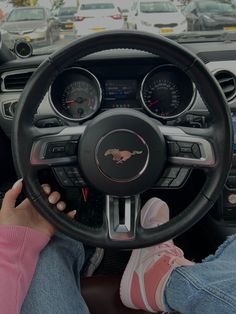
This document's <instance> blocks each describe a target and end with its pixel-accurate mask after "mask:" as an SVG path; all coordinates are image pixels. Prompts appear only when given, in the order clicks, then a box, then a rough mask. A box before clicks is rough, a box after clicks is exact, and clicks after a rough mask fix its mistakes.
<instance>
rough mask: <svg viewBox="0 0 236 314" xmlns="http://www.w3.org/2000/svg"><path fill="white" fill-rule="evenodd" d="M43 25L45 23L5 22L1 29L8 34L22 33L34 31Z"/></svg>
mask: <svg viewBox="0 0 236 314" xmlns="http://www.w3.org/2000/svg"><path fill="white" fill-rule="evenodd" d="M43 25H45V21H21V22H5V23H4V24H3V25H2V28H3V29H5V30H6V31H8V32H24V31H30V30H31V31H34V30H35V29H36V28H39V27H42V26H43Z"/></svg>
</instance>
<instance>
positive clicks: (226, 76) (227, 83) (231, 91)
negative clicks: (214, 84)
mask: <svg viewBox="0 0 236 314" xmlns="http://www.w3.org/2000/svg"><path fill="white" fill-rule="evenodd" d="M215 78H216V79H217V81H218V83H219V84H220V86H221V88H222V91H223V93H224V94H225V97H226V99H227V101H231V100H233V99H234V98H235V96H236V78H235V76H234V74H233V73H231V72H230V71H225V70H222V71H217V72H216V73H215Z"/></svg>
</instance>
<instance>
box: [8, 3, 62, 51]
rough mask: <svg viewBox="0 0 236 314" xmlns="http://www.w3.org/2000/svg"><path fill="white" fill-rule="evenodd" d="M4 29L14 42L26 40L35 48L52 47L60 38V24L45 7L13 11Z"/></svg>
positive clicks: (23, 8) (21, 8)
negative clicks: (39, 46)
mask: <svg viewBox="0 0 236 314" xmlns="http://www.w3.org/2000/svg"><path fill="white" fill-rule="evenodd" d="M2 29H4V30H6V31H8V33H10V34H11V37H12V39H13V40H20V39H24V40H26V41H28V42H30V43H31V44H32V45H33V46H38V45H51V44H53V42H54V41H55V40H57V39H58V38H59V30H60V27H59V22H58V21H57V20H56V19H55V18H54V17H53V16H52V15H51V12H50V10H49V9H46V8H43V7H19V8H15V9H13V10H12V11H11V12H10V14H9V15H8V16H7V18H6V22H5V23H3V25H2Z"/></svg>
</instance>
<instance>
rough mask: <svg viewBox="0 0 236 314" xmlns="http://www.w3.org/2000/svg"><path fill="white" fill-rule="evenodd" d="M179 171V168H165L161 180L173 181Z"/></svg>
mask: <svg viewBox="0 0 236 314" xmlns="http://www.w3.org/2000/svg"><path fill="white" fill-rule="evenodd" d="M179 171H180V168H179V167H173V168H167V169H166V170H165V172H164V174H163V178H172V179H175V178H176V177H177V175H178V173H179Z"/></svg>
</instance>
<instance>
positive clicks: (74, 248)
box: [44, 232, 84, 263]
mask: <svg viewBox="0 0 236 314" xmlns="http://www.w3.org/2000/svg"><path fill="white" fill-rule="evenodd" d="M44 251H45V252H44V254H47V253H50V255H62V256H63V258H68V259H69V260H75V259H79V260H80V261H81V263H83V261H84V247H83V244H82V243H81V242H79V241H77V240H74V239H72V238H70V237H68V236H67V235H65V234H63V233H61V232H57V233H56V234H55V235H54V236H53V237H52V239H51V240H50V242H49V244H48V245H47V247H46V248H45V250H44Z"/></svg>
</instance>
